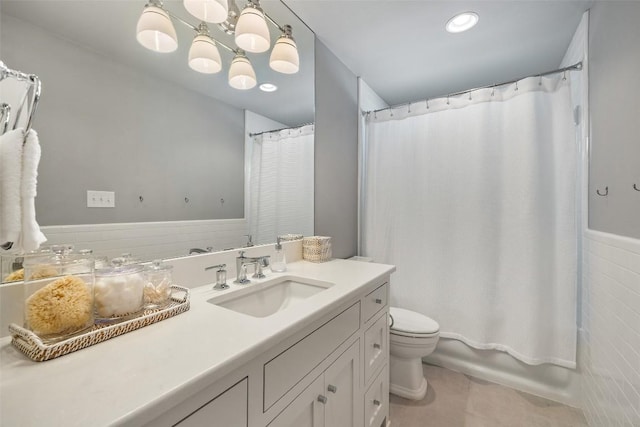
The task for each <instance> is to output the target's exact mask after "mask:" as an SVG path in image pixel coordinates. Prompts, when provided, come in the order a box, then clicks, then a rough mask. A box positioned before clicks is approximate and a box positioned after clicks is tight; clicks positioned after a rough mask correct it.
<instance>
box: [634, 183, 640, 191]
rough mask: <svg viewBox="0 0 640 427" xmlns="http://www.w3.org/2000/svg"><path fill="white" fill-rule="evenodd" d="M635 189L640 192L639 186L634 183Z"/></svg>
mask: <svg viewBox="0 0 640 427" xmlns="http://www.w3.org/2000/svg"><path fill="white" fill-rule="evenodd" d="M633 189H634V190H636V191H640V188H638V186H637V185H636V184H635V183H633Z"/></svg>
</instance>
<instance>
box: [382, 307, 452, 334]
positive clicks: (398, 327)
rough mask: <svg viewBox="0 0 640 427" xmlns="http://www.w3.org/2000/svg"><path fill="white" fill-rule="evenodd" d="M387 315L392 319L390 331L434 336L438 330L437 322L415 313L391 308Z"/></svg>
mask: <svg viewBox="0 0 640 427" xmlns="http://www.w3.org/2000/svg"><path fill="white" fill-rule="evenodd" d="M389 313H390V314H391V317H393V326H392V327H391V330H392V331H398V332H407V333H412V334H434V333H436V332H438V331H439V330H440V325H438V322H436V321H435V320H433V319H431V318H429V317H427V316H424V315H422V314H420V313H416V312H415V311H411V310H405V309H404V308H398V307H391V308H390V309H389Z"/></svg>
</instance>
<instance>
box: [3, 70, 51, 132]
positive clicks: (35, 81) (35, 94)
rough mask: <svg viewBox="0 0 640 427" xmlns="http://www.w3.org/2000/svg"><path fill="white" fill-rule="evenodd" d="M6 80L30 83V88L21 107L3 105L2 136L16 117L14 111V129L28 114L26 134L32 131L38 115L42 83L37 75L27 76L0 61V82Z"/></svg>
mask: <svg viewBox="0 0 640 427" xmlns="http://www.w3.org/2000/svg"><path fill="white" fill-rule="evenodd" d="M6 78H13V79H16V80H19V81H26V82H28V83H29V88H28V89H27V92H26V94H25V96H24V98H23V100H22V102H21V103H20V105H18V106H17V110H16V106H15V105H14V106H13V107H12V106H11V105H9V104H8V103H6V102H3V103H2V104H1V112H0V113H1V116H0V118H1V120H2V121H0V134H3V133H5V132H6V131H7V130H8V129H9V124H10V123H11V117H12V116H13V115H14V114H13V113H12V111H14V110H15V118H14V121H13V126H12V127H11V128H12V129H16V128H17V127H18V123H20V119H21V118H22V117H23V114H28V116H27V125H26V127H25V134H26V133H27V132H28V131H29V130H30V129H31V124H32V123H33V117H34V115H35V113H36V109H37V108H38V102H39V101H40V94H41V92H42V84H41V83H40V78H38V76H36V75H35V74H26V73H23V72H22V71H17V70H12V69H11V68H9V67H7V66H6V65H5V64H4V62H2V61H0V81H2V80H4V79H6Z"/></svg>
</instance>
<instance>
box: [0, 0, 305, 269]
mask: <svg viewBox="0 0 640 427" xmlns="http://www.w3.org/2000/svg"><path fill="white" fill-rule="evenodd" d="M234 1H235V0H230V4H232V5H233V2H234ZM145 4H146V3H145V1H144V0H142V1H138V0H135V1H121V2H114V1H101V0H96V1H82V0H60V1H57V0H47V1H24V0H2V3H1V8H2V16H1V22H0V23H1V28H0V31H1V34H0V35H1V39H2V42H1V43H0V59H2V61H4V62H5V63H6V64H7V66H9V67H11V68H14V69H18V70H21V71H24V72H26V73H34V74H37V75H38V76H39V77H40V79H41V81H42V88H43V92H42V98H41V101H40V105H39V107H38V111H37V114H36V116H35V119H34V124H33V127H34V129H36V130H37V131H38V134H39V137H40V143H41V147H42V159H41V162H40V168H39V179H38V196H37V198H36V212H37V219H38V222H39V223H40V225H41V226H44V231H45V234H46V235H47V237H48V239H49V242H48V243H47V244H51V243H74V244H75V245H76V247H77V248H82V247H89V248H93V249H94V251H95V252H96V253H97V254H105V255H107V256H116V255H119V254H121V253H122V252H133V253H134V255H136V256H138V257H140V258H142V259H152V258H167V257H174V256H182V255H186V254H187V253H188V250H189V248H194V247H199V248H207V247H212V248H213V249H214V250H219V249H225V248H229V247H238V246H242V245H244V244H246V243H247V238H246V237H244V235H246V234H255V235H256V239H254V242H272V241H274V240H275V234H274V233H278V234H282V233H304V234H311V233H312V232H313V228H311V229H310V230H309V228H308V227H307V229H305V230H297V229H288V228H287V224H280V225H279V226H278V227H277V228H273V227H272V228H271V229H269V230H266V229H265V231H263V230H262V229H261V224H262V223H263V222H264V221H261V220H258V219H257V218H255V217H254V218H253V220H251V219H250V215H251V212H252V211H253V210H252V209H250V206H252V204H253V205H254V206H258V205H259V204H260V203H262V204H264V203H263V202H264V200H266V199H269V197H270V192H271V191H272V190H273V189H274V187H275V186H274V184H273V181H272V182H270V183H269V184H266V185H262V183H261V181H260V180H261V179H262V178H258V176H260V175H259V174H256V173H255V172H256V168H255V167H252V166H251V164H252V162H254V163H255V162H258V160H257V159H258V157H256V152H257V151H261V150H254V149H253V147H254V146H260V145H259V144H261V141H262V139H263V138H262V137H250V136H249V134H250V133H260V132H265V131H270V130H274V129H280V128H295V129H298V128H299V127H300V126H301V125H304V124H308V123H312V122H313V121H314V63H313V60H314V52H313V46H314V35H313V33H312V32H311V31H310V30H309V29H308V28H307V27H306V26H305V25H304V23H302V22H300V21H299V20H298V19H297V18H296V17H295V15H294V14H292V13H291V12H290V11H289V10H288V8H287V7H286V6H285V5H284V4H283V3H282V2H280V1H273V0H271V1H270V0H263V1H262V2H261V5H262V7H263V9H264V10H265V12H267V14H269V15H270V16H271V17H272V18H273V19H274V21H276V22H277V23H278V24H279V25H280V26H284V25H285V24H288V25H291V26H292V27H293V37H294V38H295V40H296V43H297V45H298V51H299V55H300V71H299V72H298V73H296V74H281V73H276V72H274V71H273V70H271V69H270V68H269V64H268V63H269V51H268V52H266V53H261V54H251V53H248V54H247V56H248V57H249V59H250V60H251V62H252V63H253V67H254V68H255V71H256V75H257V80H258V85H260V84H261V83H272V84H274V85H276V86H277V87H278V90H277V91H275V92H263V91H261V90H259V88H258V86H256V87H255V88H253V89H251V90H245V91H241V90H237V89H233V88H231V87H230V86H229V84H228V74H227V73H228V70H229V64H230V62H231V60H232V57H233V54H232V53H231V52H228V51H226V50H225V49H220V53H221V56H222V63H223V66H222V71H221V72H220V73H218V74H201V73H198V72H196V71H194V70H192V69H191V68H190V67H189V65H188V60H187V59H188V52H189V47H190V45H191V41H192V40H193V38H194V36H195V35H196V34H195V32H194V31H193V30H192V29H191V28H189V27H187V26H185V25H182V24H181V23H180V22H179V21H178V20H174V27H175V29H176V33H177V40H178V49H177V50H176V51H175V52H172V53H168V54H167V53H156V52H152V51H150V50H148V49H145V48H144V47H142V46H141V45H140V44H139V43H138V42H137V41H136V35H135V30H136V24H137V21H138V19H139V17H140V14H141V13H142V10H143V8H144V6H145ZM237 6H238V8H239V9H240V10H241V9H242V8H243V7H244V1H243V0H237ZM164 7H165V8H166V9H167V10H169V11H170V12H171V13H172V14H174V15H176V16H178V17H179V18H182V19H184V20H185V21H188V22H189V23H191V24H192V25H195V26H197V25H198V24H199V22H198V20H197V19H196V18H195V17H193V16H191V15H190V14H189V13H188V12H187V11H186V9H185V8H184V6H183V2H182V1H164ZM209 27H210V31H211V34H212V36H213V37H214V38H216V39H218V40H220V41H222V42H223V43H225V44H226V45H228V46H232V47H235V44H234V41H233V36H232V35H228V34H226V33H224V32H223V31H221V30H219V28H217V25H216V24H209ZM269 30H270V33H271V44H272V46H273V43H275V41H276V39H277V38H278V36H279V35H280V31H279V30H278V29H277V28H276V27H275V26H273V25H271V24H269ZM290 132H293V133H295V132H299V130H295V131H290ZM311 141H312V138H311ZM311 144H312V142H311ZM308 146H309V145H308V144H307V147H308ZM311 147H312V145H311ZM302 151H304V154H305V156H307V157H305V160H304V161H298V160H296V159H295V158H293V157H291V156H292V154H291V153H287V154H286V155H285V156H284V158H283V159H280V160H279V162H280V163H278V165H280V166H279V167H278V168H276V169H275V170H277V171H285V172H286V171H288V170H289V169H290V168H294V167H295V168H298V169H299V168H300V166H301V165H308V164H309V160H308V149H306V150H302ZM312 152H313V149H311V153H312ZM267 160H268V159H267V158H266V157H265V159H264V161H265V162H267V163H268V161H267ZM256 164H259V162H258V163H256ZM312 164H313V160H312V157H311V165H312ZM307 169H309V168H308V167H307ZM252 171H253V172H254V174H253V175H251V173H252ZM310 171H311V175H310V176H311V179H312V177H313V168H312V166H311V169H310ZM307 176H309V174H308V173H307ZM306 185H308V183H307V184H306ZM310 188H311V195H312V193H313V181H311V183H310ZM88 190H96V191H113V192H115V207H114V208H87V191H88ZM274 197H275V196H274ZM259 198H261V199H262V202H260V201H259V200H258V199H259ZM252 200H253V201H252ZM311 200H313V199H312V198H311ZM286 201H287V199H286V195H285V199H284V200H279V201H278V203H280V205H282V206H284V205H286ZM311 203H312V202H311ZM310 206H311V210H309V206H301V205H300V203H299V202H298V201H296V203H294V204H290V205H288V206H287V207H286V208H284V209H286V210H288V211H289V212H292V210H293V209H294V208H295V209H297V208H298V207H300V208H301V209H302V212H303V215H305V216H306V217H308V215H309V212H310V215H311V218H310V221H311V224H313V216H312V215H313V205H312V204H311V205H310ZM253 212H254V215H255V214H256V212H257V211H253ZM307 219H309V218H307ZM250 222H251V223H252V224H253V225H252V226H251V227H250V226H249V223H250ZM271 223H273V221H271V222H270V224H271ZM295 228H298V226H297V225H296V226H295Z"/></svg>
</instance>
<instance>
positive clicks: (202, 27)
mask: <svg viewBox="0 0 640 427" xmlns="http://www.w3.org/2000/svg"><path fill="white" fill-rule="evenodd" d="M163 10H164V11H165V12H167V15H169V16H170V17H171V18H173V19H175V20H176V21H178V22H181V23H182V24H184V25H186V26H187V27H189V28H191V29H192V30H193V31H195V32H196V33H198V34H206V35H207V36H209V38H211V40H213V41H214V42H216V44H217V45H218V46H221V47H223V48H225V49H227V50H228V51H229V52H233V53H238V50H237V49H233V48H231V47H229V46H227V45H226V44H224V43H222V42H221V41H219V40H217V39H214V38H213V37H211V34H209V27H208V26H207V24H206V23H204V22H201V23H200V25H199V26H197V27H196V26H195V25H192V24H190V23H189V22H187V21H185V20H184V19H182V18H180V17H179V16H178V15H176V14H175V13H173V12H171V11H169V10H167V9H163Z"/></svg>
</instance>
